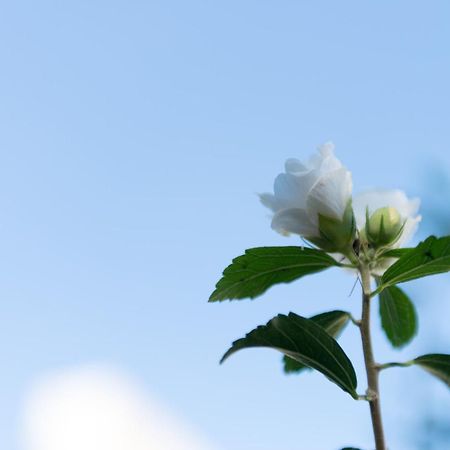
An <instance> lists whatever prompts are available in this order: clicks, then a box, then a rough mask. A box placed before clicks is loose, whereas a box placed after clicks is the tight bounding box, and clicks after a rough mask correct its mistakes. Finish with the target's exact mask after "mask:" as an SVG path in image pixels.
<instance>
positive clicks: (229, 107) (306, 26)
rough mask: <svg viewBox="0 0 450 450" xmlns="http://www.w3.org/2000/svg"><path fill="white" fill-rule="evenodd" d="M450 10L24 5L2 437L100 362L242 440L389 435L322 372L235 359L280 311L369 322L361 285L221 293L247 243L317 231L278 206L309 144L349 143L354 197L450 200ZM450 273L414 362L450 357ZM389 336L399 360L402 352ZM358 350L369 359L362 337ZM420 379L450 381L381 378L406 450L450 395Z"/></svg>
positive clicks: (412, 375) (327, 440)
mask: <svg viewBox="0 0 450 450" xmlns="http://www.w3.org/2000/svg"><path fill="white" fill-rule="evenodd" d="M449 13H450V5H449V4H448V2H445V1H432V2H428V3H426V4H425V3H423V2H411V1H408V2H406V1H401V2H396V3H395V4H393V3H392V2H387V1H382V2H377V3H376V4H374V3H373V4H371V3H369V2H365V3H362V2H357V1H353V2H351V1H344V2H331V1H328V2H325V1H315V2H302V1H282V2H279V1H278V2H275V1H228V2H212V1H209V2H208V1H190V2H182V1H150V2H138V1H127V2H125V1H108V2H106V1H89V2H88V1H76V2H75V1H65V2H61V1H59V2H58V1H41V2H32V1H20V0H19V1H15V2H5V3H4V4H3V5H2V6H1V7H0V56H1V61H2V69H1V71H0V156H1V160H0V211H1V214H0V241H1V242H0V247H1V249H2V252H1V254H2V256H1V257H0V297H1V298H2V301H1V302H0V342H2V344H1V345H0V355H1V360H2V367H3V369H2V371H1V372H0V399H1V400H0V440H1V442H2V447H4V448H11V449H14V450H15V449H16V444H15V443H16V441H17V433H18V430H17V427H18V426H17V423H18V417H19V414H20V408H21V404H22V402H23V396H24V392H25V390H26V387H27V386H28V385H29V383H30V382H31V381H32V380H33V379H34V378H35V377H36V376H39V375H40V374H42V373H45V371H48V370H53V369H55V368H58V367H66V366H68V365H74V364H84V363H91V362H98V361H100V362H102V361H103V362H106V363H108V364H114V365H116V366H118V367H120V368H121V369H123V370H125V371H128V372H129V373H131V374H133V376H135V377H137V378H139V379H140V380H142V381H143V383H144V384H145V385H146V387H147V389H148V390H149V392H153V393H156V394H157V395H159V396H160V397H161V398H162V399H163V400H164V401H165V402H166V403H167V404H168V405H170V406H171V407H172V408H173V409H174V410H176V411H178V412H179V413H180V414H183V415H184V416H185V417H187V418H188V420H189V421H190V422H191V423H193V424H194V425H195V426H197V427H199V428H201V429H202V430H203V431H204V433H205V434H207V435H208V437H209V438H210V439H211V440H213V441H214V442H216V443H217V445H218V446H219V447H220V448H222V449H233V450H244V449H245V450H251V449H258V450H269V449H275V448H288V449H291V448H292V449H294V448H305V449H306V448H308V449H309V450H322V449H334V448H336V449H337V448H339V447H338V446H339V445H341V446H343V445H344V444H353V445H361V446H364V445H365V446H366V447H367V446H369V445H370V442H371V434H370V428H369V414H368V411H367V406H366V405H364V404H360V403H357V402H353V401H352V400H351V399H350V398H347V396H346V395H345V394H343V393H342V392H340V391H339V390H338V389H336V388H335V386H333V385H331V384H330V383H327V381H326V380H325V379H323V377H322V376H320V375H319V374H308V375H306V376H304V378H303V379H299V378H295V377H284V376H283V375H282V373H281V366H280V364H279V357H278V355H276V354H272V353H270V352H269V351H263V350H261V351H256V350H255V351H253V352H250V351H249V352H247V353H246V354H244V353H242V354H240V355H237V356H236V357H234V358H233V359H231V360H230V361H228V362H227V364H225V365H224V366H221V367H219V366H218V359H219V358H220V356H221V355H222V353H223V352H224V350H226V348H227V346H228V345H229V344H230V343H231V341H232V340H234V339H236V338H238V337H240V336H242V335H243V334H244V333H245V332H247V331H249V330H250V329H252V328H253V327H254V326H256V325H258V324H260V323H265V322H266V321H267V320H268V319H270V318H271V317H272V316H273V315H275V314H277V313H279V312H288V311H291V310H293V311H295V312H297V313H299V314H303V315H308V314H313V313H317V312H320V311H324V310H327V309H330V308H336V307H337V308H340V309H342V308H347V309H352V310H353V311H355V312H357V311H358V310H359V300H358V296H357V295H353V296H352V297H350V298H349V297H348V295H349V292H350V290H351V287H352V285H353V279H352V278H351V277H349V276H348V275H347V274H340V273H338V272H333V271H330V272H329V273H327V274H326V275H322V276H320V275H318V276H317V277H312V278H309V279H305V280H304V281H302V282H299V283H297V284H293V285H287V286H280V287H276V288H274V289H272V290H271V291H269V292H268V294H267V295H265V296H264V297H263V298H260V299H257V300H255V301H253V302H250V301H242V302H234V303H223V304H207V303H206V300H207V298H208V296H209V294H210V292H211V290H212V288H213V286H214V284H215V282H216V281H217V279H218V277H219V275H220V273H221V271H222V269H223V268H224V267H225V266H226V265H227V264H228V263H229V261H230V260H231V258H233V257H234V256H237V255H239V254H240V253H241V252H242V251H243V250H244V249H245V248H248V247H254V246H262V245H294V244H295V242H296V241H295V239H290V240H286V239H285V238H283V237H281V236H278V235H276V234H275V233H274V232H273V231H271V229H270V226H269V219H268V218H267V211H266V210H264V208H263V207H262V206H261V205H260V204H259V203H258V200H257V197H256V195H255V193H257V192H261V191H268V190H270V189H271V187H272V182H273V179H274V177H275V175H276V174H277V173H279V172H280V171H281V170H282V167H283V162H284V160H285V159H286V158H288V157H299V158H305V157H307V156H308V155H309V154H310V153H311V152H313V151H314V149H315V147H316V146H317V145H318V144H320V143H322V142H324V141H327V140H330V139H331V140H333V141H334V143H335V144H336V153H337V155H338V157H339V158H340V159H341V160H342V161H343V162H344V163H345V164H346V165H347V166H348V167H349V168H350V169H351V170H352V172H353V180H354V186H355V191H358V190H362V189H363V188H366V187H371V186H380V187H384V188H401V189H405V190H406V191H407V192H408V193H409V194H411V195H418V196H421V195H422V196H423V193H424V192H426V193H427V195H428V196H430V192H429V190H427V189H426V183H427V176H426V174H427V170H428V168H431V167H433V165H434V166H438V167H440V168H441V169H442V170H444V171H448V168H449V167H450V152H449V150H448V146H449V144H448V124H449V118H450V110H449V104H450V102H449V98H450V85H449V83H448V80H449V79H450V63H449V58H448V56H449V45H448V42H450V31H449V28H448V17H449ZM441 193H442V191H440V190H439V189H437V192H432V193H431V196H432V197H434V196H439V195H441ZM443 207H446V206H445V203H444V206H443ZM447 207H448V203H447ZM425 219H426V220H427V218H425ZM431 229H432V225H430V224H429V228H428V230H431ZM445 277H446V276H444V277H443V278H441V279H439V281H436V280H438V279H436V280H433V281H431V282H430V281H428V280H424V281H420V282H417V283H415V284H414V286H415V288H412V289H411V292H413V289H416V290H415V291H414V292H415V293H417V295H418V296H419V297H420V295H422V297H423V296H424V295H425V293H428V294H429V293H430V292H431V293H435V294H434V295H431V296H430V297H431V298H430V299H427V302H426V303H424V302H423V301H422V302H418V307H419V309H423V312H424V315H425V318H427V317H429V318H430V320H429V321H428V322H427V321H426V320H425V321H424V323H423V325H421V334H420V335H419V338H417V339H416V341H415V343H414V344H413V345H412V346H411V347H410V348H408V349H407V350H405V352H404V353H403V355H404V357H409V356H414V355H415V354H417V352H427V351H436V352H437V351H442V352H444V351H448V333H447V335H445V333H444V332H443V333H444V334H443V335H442V336H440V337H441V338H442V339H433V338H432V336H433V335H434V334H433V333H436V331H435V328H437V325H436V322H437V323H439V318H438V319H437V320H436V318H435V315H432V314H431V313H428V312H429V311H440V307H438V306H437V305H438V302H439V301H442V300H443V299H442V298H439V297H440V296H439V295H438V292H442V288H445V289H447V291H446V292H447V296H449V295H450V291H449V289H448V279H447V278H445ZM324 280H325V281H324ZM435 281H436V283H441V284H440V285H438V284H436V283H435ZM445 283H447V284H445ZM331 286H332V289H330V287H331ZM437 286H440V287H441V288H440V289H438V288H437ZM428 303H431V304H432V305H433V306H431V307H430V306H429V305H428ZM447 309H448V302H447ZM427 311H428V312H427ZM442 326H444V324H442ZM376 338H377V343H376V351H377V353H378V354H379V355H380V357H381V358H383V357H386V358H398V357H397V356H395V355H394V353H393V352H392V351H391V350H390V349H389V347H388V345H387V344H386V342H385V341H384V339H383V337H382V336H381V334H378V333H377V334H376ZM445 339H447V340H446V341H445ZM445 343H447V345H445ZM428 344H429V345H428ZM342 345H343V346H344V348H346V350H347V351H348V353H349V354H350V355H351V356H352V357H355V358H356V360H357V361H358V363H357V366H358V367H359V368H361V366H360V364H359V363H360V362H361V361H360V356H359V340H358V336H357V334H356V332H355V331H354V330H350V329H349V330H347V332H346V334H345V335H344V336H343V339H342ZM426 345H428V347H427V346H426ZM430 346H432V348H430ZM358 358H359V359H358ZM358 364H359V365H358ZM360 373H361V376H360V385H361V386H364V377H363V376H362V372H360ZM405 380H406V381H405ZM408 380H409V381H408ZM414 383H416V384H414ZM417 383H422V384H421V386H429V380H428V378H427V377H426V375H422V374H419V373H416V371H415V370H411V372H408V371H400V370H398V371H392V373H389V374H386V375H385V377H384V378H383V379H382V388H383V391H384V392H385V397H387V396H389V398H388V399H384V403H383V404H384V405H385V409H386V414H385V416H386V424H387V426H386V427H387V434H388V436H389V437H390V441H391V442H392V444H391V445H392V446H393V448H396V449H398V450H402V449H409V448H410V446H409V445H410V441H408V440H407V433H408V430H410V429H411V427H413V426H415V422H414V415H413V413H411V412H410V410H411V409H413V408H415V407H417V405H418V404H419V402H423V400H424V397H423V395H424V392H425V393H426V392H432V393H433V395H434V397H433V398H436V399H437V400H436V404H437V406H436V408H442V409H443V410H444V409H445V408H447V410H448V409H449V406H450V403H449V397H448V396H447V397H445V395H446V394H447V391H446V389H445V388H444V386H442V387H441V386H435V384H434V383H435V382H434V380H432V385H430V387H429V388H427V389H429V391H428V390H427V389H425V388H424V391H423V392H421V393H417V395H416V394H415V393H411V394H409V392H407V393H405V389H406V387H405V386H409V387H411V388H412V387H413V386H416V385H417ZM415 389H417V388H415ZM405 396H406V397H407V400H404V399H405ZM410 397H417V398H416V399H415V400H414V398H410ZM394 408H395V410H394ZM408 427H409V428H408ZM328 429H329V431H328ZM402 430H404V431H402Z"/></svg>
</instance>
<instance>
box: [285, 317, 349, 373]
mask: <svg viewBox="0 0 450 450" xmlns="http://www.w3.org/2000/svg"><path fill="white" fill-rule="evenodd" d="M310 320H312V321H313V322H315V323H316V324H317V325H319V326H321V327H322V328H323V329H324V330H325V331H326V332H327V333H328V334H329V335H330V336H331V337H333V338H335V339H336V338H337V337H338V335H339V334H341V331H342V330H343V329H344V328H345V326H346V325H347V323H348V321H349V320H350V314H349V313H348V312H345V311H329V312H324V313H321V314H317V315H316V316H313V317H310ZM283 364H284V371H285V373H294V372H301V371H302V370H303V369H308V367H307V366H305V365H304V364H302V363H300V362H298V361H296V360H295V359H292V358H290V357H289V356H286V355H284V356H283Z"/></svg>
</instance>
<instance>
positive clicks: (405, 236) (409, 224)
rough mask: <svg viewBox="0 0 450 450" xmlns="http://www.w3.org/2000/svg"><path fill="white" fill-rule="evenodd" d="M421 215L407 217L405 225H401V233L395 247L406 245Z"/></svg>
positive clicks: (414, 232) (415, 229)
mask: <svg viewBox="0 0 450 450" xmlns="http://www.w3.org/2000/svg"><path fill="white" fill-rule="evenodd" d="M421 220H422V216H416V217H414V218H409V219H407V220H406V223H405V226H404V227H403V232H402V235H401V236H400V238H399V240H398V241H397V242H396V243H395V246H396V247H402V246H404V245H406V244H407V243H408V242H409V241H410V240H411V239H412V237H413V236H414V235H415V234H416V231H417V228H418V226H419V223H420V221H421Z"/></svg>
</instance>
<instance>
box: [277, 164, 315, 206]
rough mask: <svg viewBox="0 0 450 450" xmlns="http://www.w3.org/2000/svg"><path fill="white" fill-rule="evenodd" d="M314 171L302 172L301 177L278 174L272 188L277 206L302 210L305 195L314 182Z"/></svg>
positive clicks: (290, 174)
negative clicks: (277, 202)
mask: <svg viewBox="0 0 450 450" xmlns="http://www.w3.org/2000/svg"><path fill="white" fill-rule="evenodd" d="M316 177H317V174H316V173H315V171H308V172H304V173H302V174H301V175H293V174H292V173H280V174H279V175H278V176H277V177H276V178H275V182H274V186H273V190H274V194H275V197H276V198H277V200H278V201H279V205H280V206H282V207H283V209H285V208H304V207H305V203H306V194H307V193H308V192H309V190H310V189H311V187H312V185H313V184H314V182H315V180H316Z"/></svg>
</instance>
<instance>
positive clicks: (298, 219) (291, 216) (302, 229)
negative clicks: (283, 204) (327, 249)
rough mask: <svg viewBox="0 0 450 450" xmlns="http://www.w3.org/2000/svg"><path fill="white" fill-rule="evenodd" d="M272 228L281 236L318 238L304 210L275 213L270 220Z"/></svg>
mask: <svg viewBox="0 0 450 450" xmlns="http://www.w3.org/2000/svg"><path fill="white" fill-rule="evenodd" d="M272 228H273V229H274V230H275V231H278V232H279V233H281V234H284V235H286V234H289V233H295V234H299V235H300V236H304V237H318V236H319V231H318V229H317V226H315V225H314V224H313V223H311V221H310V220H309V217H308V214H307V213H306V211H305V210H304V209H300V208H290V209H284V210H283V211H280V212H278V213H276V214H275V215H274V217H273V219H272Z"/></svg>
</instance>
